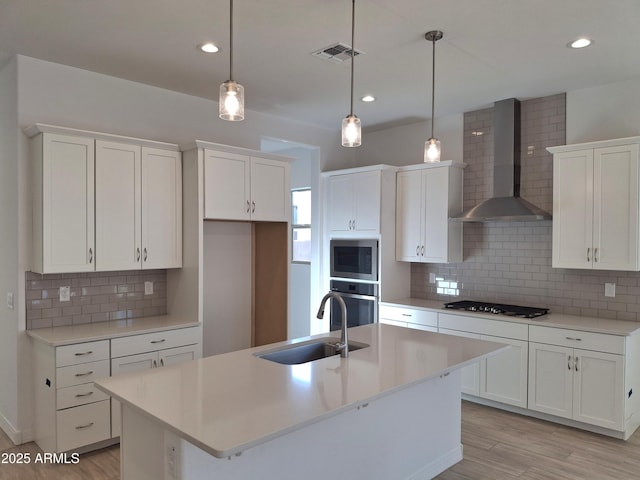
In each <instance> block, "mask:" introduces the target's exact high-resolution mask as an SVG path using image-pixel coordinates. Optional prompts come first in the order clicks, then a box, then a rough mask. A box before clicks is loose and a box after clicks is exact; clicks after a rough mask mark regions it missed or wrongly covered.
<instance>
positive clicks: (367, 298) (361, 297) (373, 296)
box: [330, 280, 378, 330]
mask: <svg viewBox="0 0 640 480" xmlns="http://www.w3.org/2000/svg"><path fill="white" fill-rule="evenodd" d="M331 291H333V292H336V293H338V294H340V296H341V297H342V299H343V300H344V303H345V306H346V307H347V327H357V326H359V325H368V324H370V323H375V322H377V321H378V285H377V284H376V283H361V282H348V281H343V280H331ZM330 325H331V326H330V328H331V330H340V327H341V326H342V315H341V312H340V305H339V304H338V302H331V318H330Z"/></svg>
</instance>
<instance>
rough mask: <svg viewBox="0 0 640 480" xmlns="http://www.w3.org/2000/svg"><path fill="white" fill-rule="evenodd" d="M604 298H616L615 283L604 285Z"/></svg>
mask: <svg viewBox="0 0 640 480" xmlns="http://www.w3.org/2000/svg"><path fill="white" fill-rule="evenodd" d="M604 296H605V297H615V296H616V284H615V283H605V284H604Z"/></svg>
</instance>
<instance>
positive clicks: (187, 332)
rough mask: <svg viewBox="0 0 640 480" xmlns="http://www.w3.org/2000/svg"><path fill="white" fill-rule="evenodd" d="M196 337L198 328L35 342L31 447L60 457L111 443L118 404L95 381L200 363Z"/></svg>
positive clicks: (117, 425) (117, 432)
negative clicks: (58, 343) (58, 342)
mask: <svg viewBox="0 0 640 480" xmlns="http://www.w3.org/2000/svg"><path fill="white" fill-rule="evenodd" d="M201 337H202V333H201V327H187V328H179V329H175V330H168V331H161V332H155V333H145V334H140V335H131V336H128V337H119V338H114V339H111V340H109V339H106V340H99V341H95V342H82V343H75V344H71V345H64V346H59V347H54V346H51V345H49V344H46V343H44V342H40V341H34V342H33V351H34V380H35V400H34V402H35V421H34V438H35V441H36V443H37V444H38V446H39V447H40V448H41V449H42V450H43V451H44V452H52V453H53V452H56V453H60V452H66V451H70V450H82V451H85V450H91V448H92V445H96V446H97V447H98V448H99V447H101V446H104V445H105V444H108V443H114V442H116V441H117V440H111V439H113V438H115V437H118V436H119V435H120V404H119V402H117V401H115V400H113V399H111V398H110V397H109V396H108V395H106V394H105V393H103V392H102V391H101V390H99V389H98V388H96V387H95V385H94V384H93V382H94V380H96V379H99V378H104V377H108V376H110V375H117V374H121V373H125V372H133V371H140V370H144V369H148V368H155V367H163V366H170V365H174V364H177V363H181V362H185V361H189V360H194V359H196V358H200V357H201V356H202V340H201ZM114 355H121V356H120V357H114ZM93 448H96V447H93Z"/></svg>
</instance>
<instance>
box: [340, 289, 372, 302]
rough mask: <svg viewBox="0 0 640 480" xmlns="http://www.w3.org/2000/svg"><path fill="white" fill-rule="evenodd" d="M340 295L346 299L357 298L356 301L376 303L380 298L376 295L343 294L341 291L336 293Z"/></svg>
mask: <svg viewBox="0 0 640 480" xmlns="http://www.w3.org/2000/svg"><path fill="white" fill-rule="evenodd" d="M335 292H336V293H337V294H338V295H340V296H341V297H344V298H355V299H356V300H371V301H375V300H377V299H378V297H376V296H375V295H360V294H357V293H343V292H340V291H337V290H336V291H335Z"/></svg>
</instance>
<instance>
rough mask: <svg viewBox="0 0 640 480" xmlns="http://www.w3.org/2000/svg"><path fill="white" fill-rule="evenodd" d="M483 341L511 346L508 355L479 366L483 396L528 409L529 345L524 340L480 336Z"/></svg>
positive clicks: (499, 356) (493, 358)
mask: <svg viewBox="0 0 640 480" xmlns="http://www.w3.org/2000/svg"><path fill="white" fill-rule="evenodd" d="M480 339H481V340H488V341H490V342H498V343H508V344H509V345H511V348H510V349H509V350H507V351H506V352H502V353H500V354H498V355H494V356H492V357H489V358H487V359H486V360H483V361H482V362H481V363H480V396H481V397H483V398H488V399H490V400H495V401H496V402H501V403H506V404H509V405H515V406H517V407H522V408H527V366H528V358H529V343H528V342H526V341H524V340H514V339H510V338H501V337H493V336H488V335H481V336H480Z"/></svg>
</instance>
